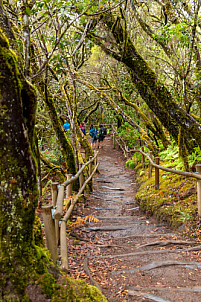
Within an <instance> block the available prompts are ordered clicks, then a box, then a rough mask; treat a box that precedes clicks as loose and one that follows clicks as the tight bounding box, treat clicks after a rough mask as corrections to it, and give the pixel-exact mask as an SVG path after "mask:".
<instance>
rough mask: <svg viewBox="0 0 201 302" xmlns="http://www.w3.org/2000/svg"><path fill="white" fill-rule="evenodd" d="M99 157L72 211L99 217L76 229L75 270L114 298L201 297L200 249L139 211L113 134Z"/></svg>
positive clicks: (72, 245) (169, 301)
mask: <svg viewBox="0 0 201 302" xmlns="http://www.w3.org/2000/svg"><path fill="white" fill-rule="evenodd" d="M98 162H99V163H100V165H99V171H100V174H96V177H95V178H94V180H93V192H92V193H91V195H90V196H89V197H87V199H86V201H85V205H83V204H82V205H83V206H80V204H79V206H78V207H77V209H76V211H75V212H74V214H76V216H77V215H79V216H80V217H85V216H87V215H93V217H96V218H97V219H99V222H96V223H94V222H93V223H88V224H87V225H84V226H82V227H81V228H77V229H74V230H73V232H72V234H73V236H74V237H70V238H71V239H69V241H70V242H69V267H70V271H71V274H72V275H73V276H74V277H77V278H80V279H84V280H87V282H89V283H90V284H92V285H94V284H98V286H99V287H100V289H101V291H102V292H103V294H104V295H105V296H106V297H107V299H108V301H110V302H115V301H147V302H148V301H159V302H178V301H182V302H190V301H192V302H198V301H201V262H200V252H199V251H191V249H192V248H195V247H196V243H195V242H192V241H188V240H187V239H185V238H183V237H182V236H181V235H179V233H174V232H173V231H172V230H171V229H170V228H168V226H166V225H165V224H159V223H157V222H156V221H155V220H154V219H153V218H150V217H146V215H145V214H143V213H141V212H140V211H139V207H138V204H137V203H136V200H135V194H136V184H135V179H134V172H133V170H129V169H127V168H126V167H125V161H124V159H123V156H122V153H121V151H120V150H117V149H113V148H112V139H111V138H110V137H107V138H106V139H105V140H104V147H103V149H100V152H99V156H98ZM72 238H74V239H72ZM75 238H76V239H75Z"/></svg>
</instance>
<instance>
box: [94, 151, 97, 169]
mask: <svg viewBox="0 0 201 302" xmlns="http://www.w3.org/2000/svg"><path fill="white" fill-rule="evenodd" d="M97 152H98V151H96V150H94V156H95V155H96V153H97ZM97 163H98V156H96V158H95V159H94V165H95V166H96V165H97Z"/></svg>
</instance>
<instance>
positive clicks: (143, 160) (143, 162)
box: [141, 146, 145, 168]
mask: <svg viewBox="0 0 201 302" xmlns="http://www.w3.org/2000/svg"><path fill="white" fill-rule="evenodd" d="M141 150H142V152H144V147H143V146H142V147H141ZM144 167H145V157H144V154H142V168H144Z"/></svg>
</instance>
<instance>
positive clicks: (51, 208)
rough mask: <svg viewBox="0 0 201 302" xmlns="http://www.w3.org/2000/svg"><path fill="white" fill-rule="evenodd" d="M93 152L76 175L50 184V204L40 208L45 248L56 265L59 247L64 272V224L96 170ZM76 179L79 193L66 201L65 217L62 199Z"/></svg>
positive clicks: (65, 249)
mask: <svg viewBox="0 0 201 302" xmlns="http://www.w3.org/2000/svg"><path fill="white" fill-rule="evenodd" d="M94 152H95V155H94V157H92V156H90V159H89V161H88V162H87V163H85V164H84V165H81V164H80V169H79V171H78V172H77V174H76V175H74V176H73V175H72V174H68V175H67V180H66V181H65V182H64V183H62V184H61V185H59V183H52V204H48V205H44V206H43V207H42V215H43V221H44V227H45V235H46V242H47V248H48V250H49V251H50V254H51V257H52V260H53V262H54V263H57V261H58V249H59V247H60V256H61V268H62V269H64V270H68V256H67V238H66V223H67V220H68V219H69V218H70V215H71V213H72V211H73V208H74V206H75V204H76V203H77V201H78V199H79V197H80V195H81V194H82V193H83V192H84V190H85V188H86V185H87V184H88V183H89V182H90V181H91V179H92V177H93V175H94V174H95V172H96V170H97V168H98V165H99V164H98V163H97V156H98V151H94ZM87 166H88V173H87V174H88V178H87V179H86V180H85V179H84V174H83V171H84V169H86V167H87ZM93 167H94V168H93ZM78 178H79V185H80V189H79V192H78V193H77V194H76V195H75V196H73V198H71V199H70V198H69V199H68V200H69V202H68V204H67V205H66V207H67V212H66V213H65V215H63V206H64V198H65V196H66V198H68V197H70V196H72V183H73V182H75V181H76V180H77V179H78ZM58 187H59V188H58ZM59 244H60V246H59Z"/></svg>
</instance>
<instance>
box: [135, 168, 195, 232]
mask: <svg viewBox="0 0 201 302" xmlns="http://www.w3.org/2000/svg"><path fill="white" fill-rule="evenodd" d="M135 172H136V183H137V186H138V192H137V195H136V199H137V201H138V203H139V205H140V208H141V209H142V210H143V211H145V212H146V213H147V214H148V215H154V216H155V217H156V218H157V219H158V220H159V221H160V222H162V221H163V222H167V223H168V224H169V225H170V226H171V227H173V228H174V229H177V228H178V227H181V226H182V227H183V229H184V232H185V233H186V234H187V235H189V236H191V237H198V238H199V237H200V219H199V218H198V206H197V192H196V180H195V179H194V178H186V177H183V176H180V175H177V174H172V173H169V172H165V171H162V170H160V172H159V174H160V177H159V189H158V190H156V189H155V172H154V169H153V173H152V177H151V178H148V168H144V169H143V168H142V166H141V165H140V164H139V165H137V166H136V167H135Z"/></svg>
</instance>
